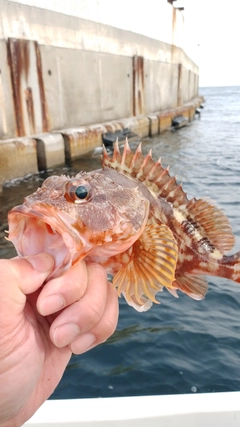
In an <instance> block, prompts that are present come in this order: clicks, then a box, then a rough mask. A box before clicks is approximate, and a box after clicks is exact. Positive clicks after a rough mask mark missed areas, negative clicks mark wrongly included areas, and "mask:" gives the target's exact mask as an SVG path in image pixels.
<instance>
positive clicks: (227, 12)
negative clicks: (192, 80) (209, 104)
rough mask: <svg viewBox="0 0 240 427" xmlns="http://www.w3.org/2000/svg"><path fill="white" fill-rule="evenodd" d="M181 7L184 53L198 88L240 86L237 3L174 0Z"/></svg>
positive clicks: (239, 6)
mask: <svg viewBox="0 0 240 427" xmlns="http://www.w3.org/2000/svg"><path fill="white" fill-rule="evenodd" d="M174 5H175V6H176V7H177V6H181V5H182V6H184V12H183V14H184V19H185V29H186V35H187V37H186V39H185V43H186V49H187V51H188V52H189V54H190V55H189V56H190V57H191V55H193V56H195V58H196V63H197V64H198V65H199V73H200V82H199V84H200V86H201V87H203V86H235V85H236V86H237V85H240V0H177V1H175V2H174Z"/></svg>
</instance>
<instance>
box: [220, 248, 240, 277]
mask: <svg viewBox="0 0 240 427" xmlns="http://www.w3.org/2000/svg"><path fill="white" fill-rule="evenodd" d="M219 267H220V274H219V276H221V277H226V278H227V279H230V280H233V281H234V282H237V283H240V251H239V252H237V253H236V254H234V255H229V256H227V255H224V256H223V257H222V259H221V261H219Z"/></svg>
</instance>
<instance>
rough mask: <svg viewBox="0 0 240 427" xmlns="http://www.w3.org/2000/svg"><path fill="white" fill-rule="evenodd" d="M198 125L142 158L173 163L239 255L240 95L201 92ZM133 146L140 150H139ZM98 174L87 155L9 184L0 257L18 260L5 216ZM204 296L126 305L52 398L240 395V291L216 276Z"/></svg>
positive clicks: (154, 142)
mask: <svg viewBox="0 0 240 427" xmlns="http://www.w3.org/2000/svg"><path fill="white" fill-rule="evenodd" d="M200 94H202V95H203V96H204V97H205V100H206V103H205V105H204V108H203V109H202V111H201V116H200V118H199V119H196V120H195V121H193V122H192V123H191V124H190V125H189V126H187V127H185V128H182V129H180V130H179V131H176V132H171V131H169V132H166V133H164V134H161V135H159V136H156V137H153V138H146V139H144V140H143V152H144V153H147V152H148V151H149V150H150V149H152V152H153V157H154V159H157V158H159V157H161V158H162V163H163V165H164V166H167V165H170V173H171V175H176V176H177V180H178V181H179V182H182V183H183V188H184V190H185V191H186V192H187V194H188V196H189V198H191V197H197V198H200V197H209V198H210V199H212V200H213V201H215V202H216V203H217V204H218V206H219V207H221V208H222V209H223V210H224V212H225V213H226V214H227V216H228V218H229V220H230V222H231V225H232V228H233V232H234V235H235V236H236V245H235V248H234V251H232V253H233V252H235V251H237V250H240V133H239V129H240V87H219V88H217V87H216V88H202V89H200ZM131 147H132V148H133V149H134V148H136V143H133V144H132V145H131ZM98 167H100V163H99V160H98V156H97V155H95V156H92V155H91V156H90V155H89V156H84V157H83V158H81V159H79V160H77V161H74V162H73V163H72V164H71V166H70V167H66V166H65V167H63V168H62V169H61V170H60V169H59V168H58V169H57V170H56V171H55V170H52V171H51V170H50V171H47V173H42V174H40V175H35V176H34V177H26V178H25V179H24V180H16V181H15V182H11V183H9V184H8V185H6V186H5V188H4V191H3V194H2V195H1V204H0V206H1V209H0V232H1V240H0V255H1V257H5V258H9V257H11V256H14V254H15V252H14V250H13V249H12V246H11V244H10V243H7V242H4V241H3V238H2V236H3V230H4V229H6V227H7V222H6V215H7V211H8V210H9V209H10V208H11V207H12V206H14V205H16V204H19V203H22V199H23V197H24V196H25V195H26V194H30V193H31V192H33V191H34V190H35V189H36V188H37V186H38V185H40V184H41V182H42V180H43V179H44V178H45V177H46V176H48V175H50V174H53V173H74V172H78V171H79V170H91V169H96V168H98ZM208 282H209V290H208V293H207V295H206V298H205V299H204V300H202V301H195V300H192V299H191V298H189V297H188V296H186V295H184V294H183V293H181V292H179V298H178V299H177V298H174V297H173V296H172V295H171V294H169V293H168V292H167V291H166V290H165V291H164V292H162V293H160V294H159V298H158V299H160V301H161V304H160V305H154V306H153V307H152V308H151V310H149V311H148V312H146V313H138V312H136V311H135V310H134V309H133V308H131V307H129V306H128V305H127V304H126V302H125V301H124V300H123V298H121V299H120V316H119V322H118V327H117V330H116V332H115V334H114V335H113V336H112V337H111V338H110V339H109V340H108V341H107V342H106V343H104V344H102V345H99V346H98V347H97V348H95V349H93V350H91V351H90V352H87V353H85V354H83V355H80V356H72V359H71V361H70V363H69V365H68V367H67V369H66V371H65V373H64V376H63V378H62V380H61V382H60V384H59V386H58V387H57V389H56V390H55V392H54V393H53V395H52V398H54V399H58V398H61V399H68V398H83V397H106V396H132V395H152V394H172V393H202V392H221V391H233V390H240V368H239V366H240V285H239V284H236V283H234V282H231V281H229V280H226V279H219V278H215V277H209V278H208Z"/></svg>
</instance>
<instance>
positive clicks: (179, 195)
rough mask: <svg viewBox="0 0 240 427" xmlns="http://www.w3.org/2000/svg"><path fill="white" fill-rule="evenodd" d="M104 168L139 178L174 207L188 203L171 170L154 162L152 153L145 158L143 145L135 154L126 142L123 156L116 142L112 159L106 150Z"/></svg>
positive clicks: (104, 152)
mask: <svg viewBox="0 0 240 427" xmlns="http://www.w3.org/2000/svg"><path fill="white" fill-rule="evenodd" d="M102 166H103V167H109V168H112V169H115V170H116V171H118V172H122V173H124V174H126V175H130V176H132V177H133V178H137V179H138V180H139V181H141V182H143V183H144V184H145V185H146V187H148V188H149V189H151V190H152V191H153V192H154V193H155V194H156V195H157V196H159V197H162V198H164V199H166V200H167V201H168V202H169V203H172V205H173V207H178V206H180V205H183V204H187V203H188V198H187V196H186V193H185V192H184V191H183V189H182V186H181V184H180V185H179V184H177V182H176V179H175V178H174V177H171V176H170V175H169V168H166V169H164V168H163V167H162V164H161V161H160V160H158V161H157V162H154V161H153V159H152V154H151V151H150V152H149V153H148V154H147V156H146V157H144V156H143V154H142V149H141V143H140V144H139V146H138V148H137V149H136V151H135V153H133V152H132V150H131V149H130V147H129V144H128V141H127V140H126V142H125V145H124V149H123V153H122V154H121V152H120V150H119V146H118V142H116V143H115V144H114V151H113V155H112V157H110V156H109V155H108V153H107V151H106V150H105V148H104V150H103V156H102Z"/></svg>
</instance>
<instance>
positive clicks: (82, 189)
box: [75, 185, 88, 200]
mask: <svg viewBox="0 0 240 427" xmlns="http://www.w3.org/2000/svg"><path fill="white" fill-rule="evenodd" d="M75 194H76V196H77V197H78V198H79V199H81V200H84V199H86V198H87V196H88V189H87V187H86V186H85V185H79V186H78V187H77V188H76V190H75Z"/></svg>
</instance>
